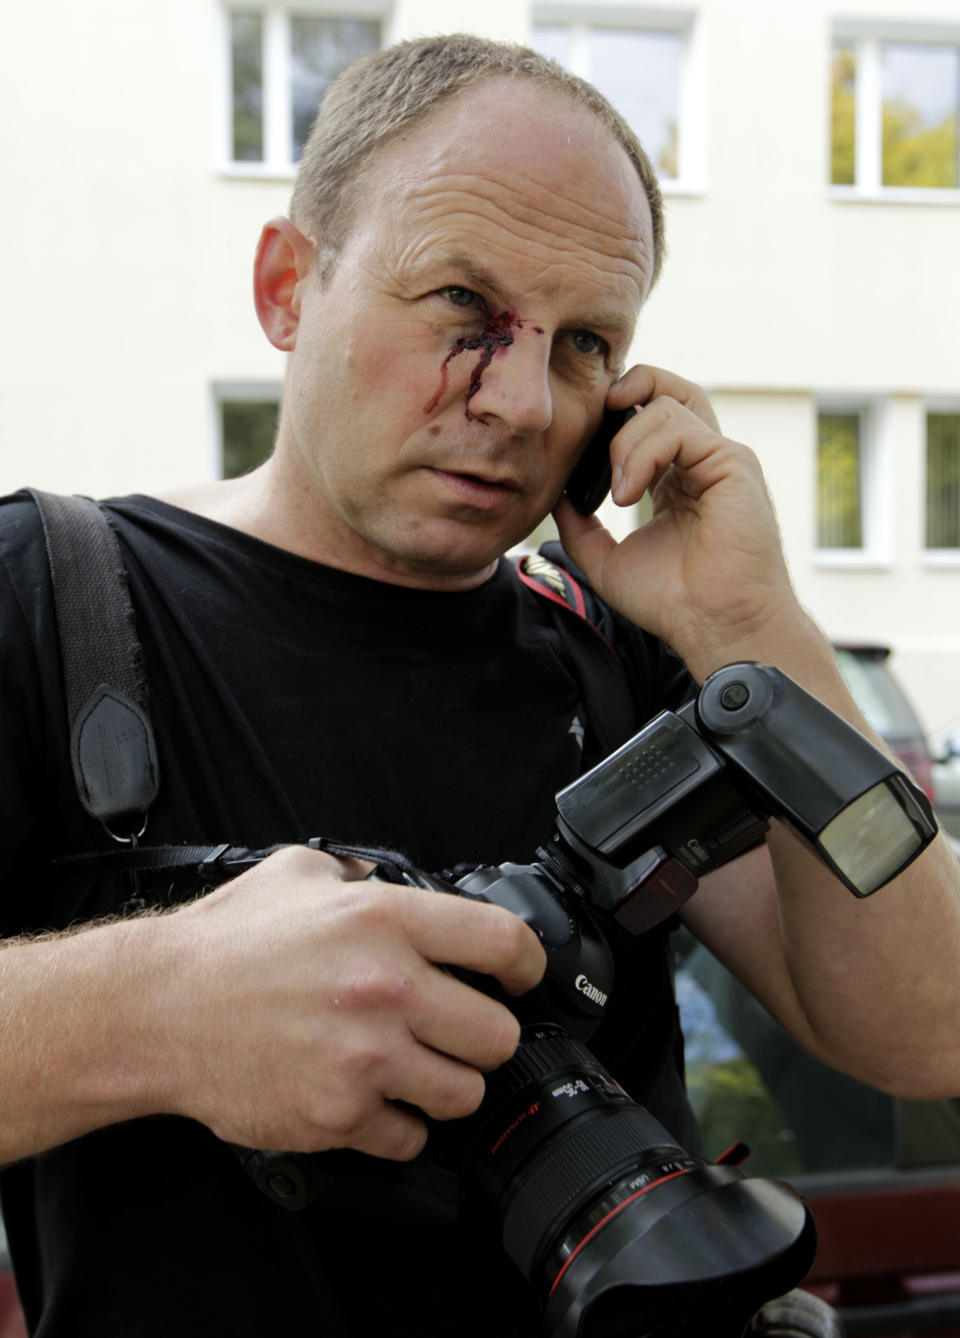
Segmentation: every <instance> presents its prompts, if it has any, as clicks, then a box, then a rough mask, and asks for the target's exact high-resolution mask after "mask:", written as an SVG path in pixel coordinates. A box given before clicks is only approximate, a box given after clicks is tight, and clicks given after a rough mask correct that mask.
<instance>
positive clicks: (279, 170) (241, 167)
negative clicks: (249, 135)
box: [214, 0, 393, 181]
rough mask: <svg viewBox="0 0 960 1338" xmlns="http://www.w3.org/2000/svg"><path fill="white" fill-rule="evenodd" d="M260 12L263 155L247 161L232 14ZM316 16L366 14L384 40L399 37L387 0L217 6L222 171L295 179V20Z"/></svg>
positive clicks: (217, 154) (262, 0)
mask: <svg viewBox="0 0 960 1338" xmlns="http://www.w3.org/2000/svg"><path fill="white" fill-rule="evenodd" d="M238 10H247V11H250V12H254V11H255V12H256V13H258V14H259V15H260V16H261V17H262V20H263V160H262V162H244V161H242V160H240V159H236V158H234V157H233V156H232V151H233V72H232V63H233V61H232V34H231V26H230V20H231V15H232V14H233V13H234V12H236V11H238ZM294 15H295V16H296V17H298V18H299V17H304V16H308V17H316V18H330V19H366V20H371V21H377V22H379V23H380V25H381V40H382V42H383V44H384V45H386V44H388V43H389V42H390V41H392V40H393V33H392V27H393V12H392V6H391V5H390V4H389V3H387V0H342V3H341V4H339V5H337V4H332V3H326V4H310V3H306V4H304V3H300V4H297V3H295V2H294V0H259V2H258V0H251V2H250V3H248V4H245V3H244V0H221V3H220V4H219V6H218V7H217V16H216V19H217V34H216V41H215V45H214V50H215V51H217V52H218V55H219V61H218V69H217V72H216V78H215V79H214V97H215V98H216V107H215V115H214V137H215V144H214V161H215V163H216V165H217V171H218V173H219V174H220V175H221V176H227V177H241V178H244V177H247V178H252V179H254V180H261V181H262V180H280V181H292V180H293V178H294V177H295V176H296V173H297V167H298V163H296V162H294V161H293V159H292V158H291V156H290V145H291V142H292V132H293V107H292V100H291V97H290V19H291V17H292V16H294Z"/></svg>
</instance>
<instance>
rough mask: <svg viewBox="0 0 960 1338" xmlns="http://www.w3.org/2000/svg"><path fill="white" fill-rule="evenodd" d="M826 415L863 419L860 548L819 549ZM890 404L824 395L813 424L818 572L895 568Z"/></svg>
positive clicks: (880, 399)
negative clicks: (822, 441) (820, 454)
mask: <svg viewBox="0 0 960 1338" xmlns="http://www.w3.org/2000/svg"><path fill="white" fill-rule="evenodd" d="M823 414H848V415H856V416H857V417H858V418H859V419H860V473H861V495H860V512H861V514H860V523H861V532H862V536H863V539H862V544H861V546H860V547H859V548H820V547H818V545H817V523H818V520H819V517H818V513H817V504H818V503H817V499H818V492H819V490H818V482H819V480H818V476H817V458H818V442H819V437H820V431H819V428H820V417H821V415H823ZM891 428H892V424H891V414H890V404H889V400H888V399H887V398H886V397H880V396H875V395H857V394H848V395H821V396H818V397H817V400H816V405H815V413H814V420H813V443H812V446H813V448H812V451H811V458H812V462H813V517H814V533H813V539H812V544H811V547H812V552H813V560H814V563H815V564H816V565H817V566H818V567H834V568H847V569H851V568H852V569H855V570H856V569H861V570H863V569H867V568H872V569H876V568H890V567H892V566H893V564H894V551H893V543H894V540H893V535H894V525H893V520H894V503H895V480H894V465H895V442H894V441H893V440H892V431H891Z"/></svg>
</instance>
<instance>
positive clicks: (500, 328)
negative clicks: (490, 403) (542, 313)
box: [423, 311, 543, 423]
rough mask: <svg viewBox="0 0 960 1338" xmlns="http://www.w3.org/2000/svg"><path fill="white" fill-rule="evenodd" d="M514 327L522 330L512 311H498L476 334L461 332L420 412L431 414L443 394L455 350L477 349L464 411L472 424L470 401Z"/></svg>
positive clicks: (520, 321)
mask: <svg viewBox="0 0 960 1338" xmlns="http://www.w3.org/2000/svg"><path fill="white" fill-rule="evenodd" d="M514 327H516V329H518V330H522V329H523V320H522V319H521V318H520V317H519V316H518V315H517V314H516V312H515V311H501V313H500V315H499V316H491V318H490V319H489V320H488V321H487V323H486V325H485V326H484V327H483V329H482V330H481V331H480V333H479V334H475V335H461V336H460V338H459V339H457V340H455V341H454V345H453V347H452V348H451V350H450V352H449V353H448V354H447V356H446V357H445V358H444V360H443V362H442V363H441V364H440V385H439V388H438V389H437V393H436V394H435V395H434V396H433V398H432V399H431V400H430V401H429V402H428V403H427V404H425V405H424V406H423V412H424V413H433V411H434V409H435V408H436V407H437V405H438V404H439V403H440V400H441V399H442V398H443V396H444V394H445V393H446V389H447V384H448V373H447V363H448V362H450V360H451V359H452V358H455V357H456V356H457V354H458V353H462V352H463V351H464V349H480V350H481V352H480V357H479V358H478V359H477V365H476V366H475V367H474V369H473V375H472V376H471V378H470V385H469V387H468V388H467V399H466V409H465V413H466V416H467V422H469V423H472V422H473V421H474V415H473V414H472V413H471V412H470V401H471V400H472V399H473V397H474V395H475V394H476V393H477V391H478V390H479V389H480V383H481V381H482V380H483V374H484V372H485V371H486V370H487V368H488V367H489V366H490V363H491V361H492V359H493V355H494V353H496V351H497V349H498V348H509V346H510V345H511V344H512V343H513V335H512V333H511V330H512V329H513V328H514ZM533 328H534V330H535V331H536V333H537V334H543V330H542V329H541V328H540V326H539V325H535V326H534V327H533Z"/></svg>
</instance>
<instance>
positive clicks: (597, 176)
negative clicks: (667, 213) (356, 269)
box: [348, 78, 653, 318]
mask: <svg viewBox="0 0 960 1338" xmlns="http://www.w3.org/2000/svg"><path fill="white" fill-rule="evenodd" d="M351 242H359V243H360V244H361V245H363V244H364V242H366V243H368V244H369V243H371V242H373V243H375V244H376V245H377V246H378V247H380V248H381V250H382V251H383V252H384V259H386V260H387V262H388V263H389V264H393V265H395V266H397V267H398V270H409V269H410V268H411V267H414V268H415V267H417V266H428V267H429V266H430V265H431V264H432V263H434V261H436V260H438V258H439V259H442V258H443V257H453V256H458V257H463V258H464V260H467V261H469V260H472V262H473V264H474V265H475V267H476V268H477V269H478V270H479V271H482V272H483V274H485V275H489V276H491V278H492V279H493V280H497V276H498V275H499V276H501V281H502V282H503V283H505V284H507V285H510V284H513V283H519V284H520V285H521V287H523V286H529V285H532V286H533V288H534V289H535V290H536V291H537V292H538V293H543V294H544V295H547V294H550V293H552V292H553V290H558V291H559V290H560V289H562V288H564V286H566V287H567V288H570V287H571V286H572V287H573V288H576V289H583V290H584V291H585V290H587V289H590V288H594V289H599V290H602V291H603V293H604V294H606V295H607V297H608V302H609V303H611V304H612V305H614V306H616V305H617V304H618V303H619V304H620V305H622V306H624V307H625V309H629V310H630V312H631V313H632V318H635V316H636V313H637V311H638V310H639V307H640V304H641V302H642V301H643V299H644V297H645V296H646V293H647V290H648V288H649V285H650V275H651V273H652V269H653V254H652V251H653V240H652V223H651V219H650V209H649V205H648V203H647V200H646V197H645V195H644V192H643V188H642V186H641V183H640V180H639V177H638V176H637V173H636V170H635V168H634V166H633V164H632V163H631V161H630V159H629V158H628V156H627V154H626V152H625V150H624V149H623V148H622V147H621V145H620V144H618V143H617V141H616V140H615V139H614V137H613V135H612V134H611V133H610V131H609V130H608V129H607V128H606V127H605V126H604V125H603V124H602V123H601V122H600V121H599V120H598V119H597V118H596V117H595V116H594V115H593V113H592V112H591V111H589V109H587V108H585V107H581V106H579V105H578V104H576V103H574V102H572V101H571V100H569V99H567V98H566V97H564V96H562V95H560V94H558V93H557V92H556V91H554V90H552V89H543V88H541V87H539V86H538V85H535V84H533V83H531V82H530V81H515V80H506V79H503V78H497V79H487V80H485V81H483V82H481V83H479V84H478V85H475V86H474V87H473V88H470V89H467V90H466V91H465V92H463V93H461V94H459V95H457V96H456V97H454V98H452V99H451V100H450V101H449V102H447V103H445V104H442V105H441V106H440V107H439V108H438V109H437V110H436V111H434V112H433V113H431V115H430V116H429V117H427V118H426V120H425V121H424V122H422V123H421V124H420V125H419V126H417V127H415V128H414V129H413V130H412V131H411V132H409V133H405V134H403V135H401V136H398V137H396V138H395V139H394V140H391V141H390V142H389V144H388V145H387V146H386V147H385V148H384V149H383V150H381V151H380V153H379V154H378V155H377V156H376V158H375V160H373V161H372V162H371V164H370V165H369V169H368V175H367V180H366V183H365V187H364V189H363V191H362V194H361V198H360V202H359V208H358V210H357V212H356V214H355V217H354V234H353V236H352V237H351ZM349 245H350V243H349V242H348V246H349ZM517 295H518V294H511V293H505V294H504V296H505V297H509V296H517Z"/></svg>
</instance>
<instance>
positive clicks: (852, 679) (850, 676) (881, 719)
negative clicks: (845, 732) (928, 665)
mask: <svg viewBox="0 0 960 1338" xmlns="http://www.w3.org/2000/svg"><path fill="white" fill-rule="evenodd" d="M834 654H835V656H836V658H837V664H838V665H839V667H840V672H841V673H842V674H843V677H844V679H845V680H846V683H847V687H848V688H849V689H850V693H851V696H852V697H853V699H854V701H855V702H856V703H857V705H858V706H859V707H860V710H861V711H862V712H863V714H864V715H865V716H866V718H867V722H868V724H870V725H871V726H872V727H873V729H875V730H876V731H877V733H878V734H880V735H881V736H882V737H883V738H885V739H888V740H890V739H906V738H913V737H921V738H922V736H923V727H922V725H921V724H920V722H919V720H918V719H917V716H916V714H915V712H914V710H913V707H912V706H911V705H910V703H909V702H908V701H907V698H906V697H905V696H904V694H903V692H902V691H901V689H900V687H899V685H898V684H897V682H896V680H895V679H894V678H893V677H892V676H891V674H890V672H889V670H888V669H887V667H886V663H885V661H884V660H883V659H880V658H877V657H875V656H871V655H865V654H858V653H856V652H854V651H851V650H844V649H842V648H841V649H835V650H834Z"/></svg>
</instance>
